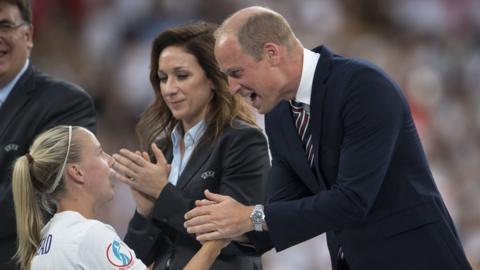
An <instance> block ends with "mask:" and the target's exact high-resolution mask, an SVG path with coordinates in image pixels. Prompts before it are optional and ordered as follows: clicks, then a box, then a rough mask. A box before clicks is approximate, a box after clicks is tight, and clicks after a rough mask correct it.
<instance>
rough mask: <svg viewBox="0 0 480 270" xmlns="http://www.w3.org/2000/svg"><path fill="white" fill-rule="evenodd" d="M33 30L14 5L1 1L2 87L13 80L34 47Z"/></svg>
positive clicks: (0, 74) (0, 46) (0, 66)
mask: <svg viewBox="0 0 480 270" xmlns="http://www.w3.org/2000/svg"><path fill="white" fill-rule="evenodd" d="M32 35H33V30H32V27H31V26H30V25H28V24H27V23H26V22H24V21H23V19H22V16H21V15H20V11H19V10H18V8H17V7H16V6H14V5H11V4H8V3H5V2H2V3H0V87H3V86H5V85H6V84H7V83H8V82H10V81H11V80H13V78H14V77H15V76H16V75H17V73H18V72H19V71H20V70H21V69H22V67H23V65H24V64H25V61H26V60H27V57H28V55H29V51H30V49H31V48H32V47H33V41H32Z"/></svg>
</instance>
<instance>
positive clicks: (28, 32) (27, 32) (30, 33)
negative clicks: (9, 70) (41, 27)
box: [24, 24, 33, 50]
mask: <svg viewBox="0 0 480 270" xmlns="http://www.w3.org/2000/svg"><path fill="white" fill-rule="evenodd" d="M24 35H25V40H26V43H27V49H28V50H32V48H33V24H30V25H28V26H27V29H26V30H25V32H24Z"/></svg>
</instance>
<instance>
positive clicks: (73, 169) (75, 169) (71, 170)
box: [66, 164, 85, 183]
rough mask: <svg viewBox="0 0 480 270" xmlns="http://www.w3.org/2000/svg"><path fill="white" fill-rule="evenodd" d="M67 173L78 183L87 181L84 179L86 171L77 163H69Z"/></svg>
mask: <svg viewBox="0 0 480 270" xmlns="http://www.w3.org/2000/svg"><path fill="white" fill-rule="evenodd" d="M66 170H67V175H68V176H69V177H70V178H71V179H72V180H73V181H74V182H76V183H83V182H85V179H84V175H85V174H84V173H83V171H82V169H81V168H80V167H79V166H78V165H76V164H71V165H67V168H66Z"/></svg>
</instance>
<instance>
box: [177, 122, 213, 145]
mask: <svg viewBox="0 0 480 270" xmlns="http://www.w3.org/2000/svg"><path fill="white" fill-rule="evenodd" d="M181 125H182V123H181V122H178V124H177V125H175V128H173V132H172V134H171V138H172V143H173V145H174V147H175V146H176V145H178V143H179V140H180V138H182V134H183V127H182V126H181ZM205 129H206V126H205V121H204V120H201V121H200V122H198V123H197V124H195V125H194V126H193V127H192V128H190V129H189V130H188V131H187V133H186V134H185V136H183V140H184V142H185V144H192V145H194V144H197V143H198V141H199V140H200V138H201V137H202V136H203V133H204V132H205Z"/></svg>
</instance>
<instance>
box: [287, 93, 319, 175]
mask: <svg viewBox="0 0 480 270" xmlns="http://www.w3.org/2000/svg"><path fill="white" fill-rule="evenodd" d="M290 107H291V109H292V114H293V121H294V122H295V127H296V128H297V131H298V135H299V136H300V140H301V141H302V144H303V149H304V150H305V156H306V157H307V160H308V164H310V167H312V165H313V156H314V155H313V143H312V133H311V132H310V125H309V122H310V114H309V113H308V112H307V111H306V110H305V109H304V108H303V106H302V103H300V102H297V101H294V100H290Z"/></svg>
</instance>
